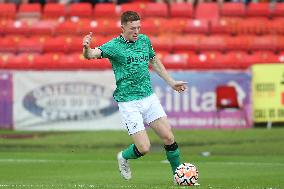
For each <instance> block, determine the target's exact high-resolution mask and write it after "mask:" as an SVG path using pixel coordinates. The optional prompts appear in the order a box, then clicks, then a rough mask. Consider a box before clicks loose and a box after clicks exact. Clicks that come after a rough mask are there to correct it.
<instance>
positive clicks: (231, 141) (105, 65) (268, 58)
mask: <svg viewBox="0 0 284 189" xmlns="http://www.w3.org/2000/svg"><path fill="white" fill-rule="evenodd" d="M126 10H133V11H137V12H138V13H139V14H140V16H141V19H142V21H141V23H142V28H141V33H144V34H147V35H148V36H149V37H150V39H151V42H152V45H153V47H154V50H155V52H156V56H158V57H159V58H160V59H161V60H162V62H163V64H164V65H165V67H166V68H167V70H168V71H169V72H170V73H171V75H172V76H173V77H174V78H175V79H178V80H184V81H187V82H188V89H187V90H186V91H185V92H184V93H181V94H179V93H176V92H174V91H172V89H171V88H169V87H168V86H167V85H166V83H165V82H164V81H163V80H161V79H160V78H159V77H158V76H157V75H156V74H155V73H154V72H151V77H152V81H153V87H154V90H155V92H156V94H157V95H158V97H159V98H160V101H161V103H162V105H163V107H164V109H165V110H166V112H167V114H168V118H169V120H170V123H171V126H172V128H173V129H174V132H175V133H176V138H177V140H178V141H180V146H181V148H182V149H183V152H184V153H183V154H184V157H183V161H191V162H193V163H194V164H197V165H198V167H199V168H200V170H201V173H203V176H202V177H201V181H202V182H203V183H204V185H205V187H210V186H215V187H217V188H218V187H221V188H222V187H223V188H232V187H239V188H251V187H253V188H263V187H272V188H280V187H281V186H282V185H283V184H284V183H283V181H281V180H280V178H282V177H283V176H284V175H283V173H284V169H283V165H284V162H283V159H284V158H283V156H284V151H283V148H282V146H283V144H284V137H283V135H284V129H283V125H284V124H283V123H284V64H283V62H284V3H283V2H282V1H277V0H273V1H265V0H264V1H263V0H261V1H257V0H253V1H247V0H245V1H238V0H232V1H223V0H218V1H210V0H184V1H183V0H165V1H163V0H157V1H153V0H89V1H88V0H85V1H79V0H58V1H56V0H42V1H41V0H39V1H36V0H34V1H29V0H22V1H21V0H15V1H13V0H10V1H8V0H0V154H1V158H0V165H1V170H3V171H1V172H2V174H1V173H0V175H1V176H0V184H4V185H5V184H6V185H7V188H15V187H16V186H19V187H20V188H24V185H25V186H26V187H30V188H31V187H34V188H37V187H43V188H64V187H66V188H72V187H73V188H74V187H75V185H76V183H77V184H78V183H85V184H86V183H87V185H84V187H86V188H92V187H91V184H94V183H96V184H97V185H96V184H95V185H94V186H95V187H97V188H108V186H105V185H104V183H103V180H104V178H103V174H101V171H102V170H104V167H103V165H104V163H106V162H107V163H109V164H114V165H113V166H112V167H113V169H114V170H115V171H116V169H115V168H116V162H115V154H116V152H117V151H118V150H119V149H120V148H123V147H125V146H126V145H128V143H130V142H131V140H130V138H127V136H126V132H125V131H124V130H123V128H122V126H121V124H120V115H119V112H118V107H117V104H116V103H115V102H114V101H113V99H112V93H113V91H114V89H115V82H114V76H113V73H112V70H111V64H110V62H109V60H108V59H98V60H86V59H84V58H83V56H82V39H83V37H84V36H85V35H86V34H88V33H89V32H92V33H93V34H94V39H93V42H92V47H95V46H99V45H102V44H103V43H105V42H107V41H108V40H110V39H112V38H114V37H116V36H118V35H119V34H120V20H119V18H120V15H121V13H122V12H124V11H126ZM150 69H151V68H150ZM71 131H72V132H71ZM74 131H76V132H74ZM149 134H150V136H151V138H152V140H153V145H152V152H153V155H152V156H151V155H150V156H149V157H145V158H146V159H145V160H142V162H143V161H145V162H148V164H149V165H151V166H152V167H155V166H157V170H159V171H156V172H155V171H153V172H151V173H147V174H144V173H145V170H144V169H145V168H144V167H143V166H142V165H141V164H139V163H137V164H135V163H134V166H136V167H138V168H139V169H138V172H139V170H140V172H141V174H142V175H144V176H143V178H141V177H140V180H139V176H138V178H137V180H134V181H133V182H131V183H130V185H131V186H129V184H125V183H123V182H122V181H120V178H119V177H118V176H119V175H118V176H117V175H116V174H114V173H112V172H115V171H114V170H112V168H111V169H110V171H108V170H104V171H106V172H104V173H106V174H110V175H111V176H110V177H111V178H112V179H113V182H112V184H113V183H114V184H115V185H110V186H109V188H117V187H119V186H124V187H127V186H129V187H130V188H131V187H132V185H133V186H134V187H138V188H139V187H140V186H145V182H144V181H143V179H147V180H148V181H149V182H148V183H149V185H147V187H148V188H151V187H152V184H154V185H155V184H157V183H158V185H159V184H160V185H161V188H165V186H168V184H169V183H170V184H171V182H169V181H167V178H168V175H167V172H168V171H167V166H165V168H164V165H163V164H159V163H157V162H160V161H163V158H164V156H163V155H160V154H162V153H161V152H162V147H161V145H160V141H159V140H158V139H157V138H155V136H154V135H153V133H152V131H151V130H149ZM124 138H125V139H127V140H122V139H124ZM128 139H129V140H128ZM56 155H58V156H56ZM147 158H148V159H147ZM258 158H260V159H258ZM105 161H106V162H105ZM43 162H46V163H47V164H49V163H51V164H58V166H54V167H53V166H51V168H47V167H45V165H43ZM69 163H70V164H71V163H72V165H74V166H73V167H72V166H71V169H70V170H69V169H68V167H69V168H70V165H69ZM27 164H33V166H31V167H29V166H27ZM19 167H20V168H21V171H17V170H18V168H19ZM62 167H63V168H62ZM263 167H265V169H266V170H269V171H268V172H263V171H262V169H263ZM52 168H53V169H52ZM61 168H62V169H61ZM163 169H165V170H166V171H163ZM240 169H241V170H243V171H240ZM28 170H29V171H30V174H25V173H26V172H28ZM38 170H41V171H42V172H38ZM71 170H72V171H71ZM216 170H217V172H218V174H215V173H214V171H216ZM232 170H233V171H232ZM53 171H55V173H56V174H55V175H54V176H53V177H51V176H50V175H51V174H53V173H54V172H53ZM146 172H147V171H146ZM161 172H162V173H163V174H164V175H165V177H163V179H162V180H159V179H158V178H160V177H159V176H157V175H159V173H161ZM240 172H242V173H243V175H242V176H243V177H242V181H243V182H242V184H240V182H237V181H238V179H237V180H234V178H236V177H237V176H239V174H240ZM115 173H116V172H115ZM18 174H21V175H25V176H24V177H23V179H18V176H17V175H18ZM246 174H247V175H246ZM62 175H65V176H63V177H62ZM82 175H84V178H83V177H82ZM92 175H93V176H92ZM94 175H95V176H94ZM47 177H48V179H47V180H45V179H46V178H47ZM116 177H117V178H116ZM244 177H245V178H244ZM260 177H261V178H262V179H261V181H260V180H259V179H258V178H260ZM33 178H36V179H33ZM61 178H63V179H62V180H61ZM72 178H73V179H74V183H75V184H72V183H73V182H72V181H71V180H72ZM202 179H203V180H202ZM70 182H71V184H70ZM93 182H94V183H93ZM50 183H57V185H56V186H55V187H52V186H51V185H50ZM220 183H222V184H220ZM13 184H14V185H13ZM1 186H2V185H0V188H1ZM76 186H77V185H76ZM155 186H156V187H159V186H157V185H155ZM75 188H76V187H75Z"/></svg>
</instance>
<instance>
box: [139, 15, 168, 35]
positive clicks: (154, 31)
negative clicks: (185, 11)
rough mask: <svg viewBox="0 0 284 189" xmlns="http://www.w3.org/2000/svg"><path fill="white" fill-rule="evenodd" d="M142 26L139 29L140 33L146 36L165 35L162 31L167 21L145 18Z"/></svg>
mask: <svg viewBox="0 0 284 189" xmlns="http://www.w3.org/2000/svg"><path fill="white" fill-rule="evenodd" d="M142 24H143V26H142V28H141V33H144V34H147V35H159V34H162V33H166V32H165V31H163V29H164V27H163V26H164V25H166V24H167V20H166V19H163V18H146V19H144V20H143V23H142Z"/></svg>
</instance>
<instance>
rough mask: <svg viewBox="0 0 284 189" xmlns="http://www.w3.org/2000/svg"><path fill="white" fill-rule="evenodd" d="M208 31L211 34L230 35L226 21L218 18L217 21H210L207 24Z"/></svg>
mask: <svg viewBox="0 0 284 189" xmlns="http://www.w3.org/2000/svg"><path fill="white" fill-rule="evenodd" d="M209 30H210V33H211V34H215V33H216V34H217V33H222V34H225V33H226V34H231V33H230V30H229V23H228V21H227V20H226V19H222V18H220V19H219V20H212V21H211V22H210V24H209Z"/></svg>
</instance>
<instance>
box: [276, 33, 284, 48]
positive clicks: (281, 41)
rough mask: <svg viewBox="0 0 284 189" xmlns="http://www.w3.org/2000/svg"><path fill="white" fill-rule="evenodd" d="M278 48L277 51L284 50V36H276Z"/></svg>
mask: <svg viewBox="0 0 284 189" xmlns="http://www.w3.org/2000/svg"><path fill="white" fill-rule="evenodd" d="M276 38H277V39H276V49H277V51H283V50H284V36H282V35H278V36H276Z"/></svg>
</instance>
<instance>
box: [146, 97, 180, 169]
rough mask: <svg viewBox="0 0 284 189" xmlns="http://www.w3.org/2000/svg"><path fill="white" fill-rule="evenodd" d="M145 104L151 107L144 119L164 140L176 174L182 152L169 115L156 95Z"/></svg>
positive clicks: (148, 108) (168, 157)
mask: <svg viewBox="0 0 284 189" xmlns="http://www.w3.org/2000/svg"><path fill="white" fill-rule="evenodd" d="M145 104H149V105H148V107H147V111H146V113H145V114H144V115H143V118H144V120H145V121H146V123H148V124H149V125H150V126H151V128H153V129H154V131H155V132H156V133H157V135H158V136H159V137H160V138H161V139H162V140H163V143H164V145H165V150H166V155H167V159H168V160H169V162H170V164H171V168H172V170H173V172H174V171H175V169H176V168H177V166H179V164H180V151H179V148H178V145H177V143H176V142H175V139H174V135H173V133H172V130H171V127H170V125H169V122H168V119H167V115H166V113H165V111H164V109H163V107H162V105H161V103H160V101H159V99H158V98H157V96H156V95H155V94H153V95H151V96H150V97H149V98H148V102H147V103H146V102H145Z"/></svg>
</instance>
